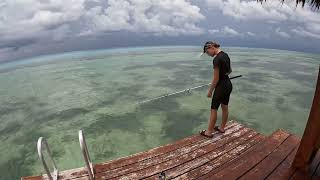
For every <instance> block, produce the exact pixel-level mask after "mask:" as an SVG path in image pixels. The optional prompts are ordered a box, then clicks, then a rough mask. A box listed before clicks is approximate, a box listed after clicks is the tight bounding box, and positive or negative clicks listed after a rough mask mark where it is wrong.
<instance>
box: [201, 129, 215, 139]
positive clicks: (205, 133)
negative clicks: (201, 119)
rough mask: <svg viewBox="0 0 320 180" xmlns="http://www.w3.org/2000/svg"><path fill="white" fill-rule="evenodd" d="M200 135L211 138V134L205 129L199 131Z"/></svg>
mask: <svg viewBox="0 0 320 180" xmlns="http://www.w3.org/2000/svg"><path fill="white" fill-rule="evenodd" d="M200 135H202V136H204V137H207V138H212V137H213V134H207V132H206V130H202V131H200Z"/></svg>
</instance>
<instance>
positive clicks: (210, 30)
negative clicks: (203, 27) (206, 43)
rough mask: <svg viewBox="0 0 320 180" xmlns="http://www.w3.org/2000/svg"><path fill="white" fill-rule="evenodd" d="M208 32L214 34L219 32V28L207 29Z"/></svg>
mask: <svg viewBox="0 0 320 180" xmlns="http://www.w3.org/2000/svg"><path fill="white" fill-rule="evenodd" d="M208 32H209V33H210V34H215V33H219V32H220V30H219V29H209V30H208Z"/></svg>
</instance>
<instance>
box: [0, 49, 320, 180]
mask: <svg viewBox="0 0 320 180" xmlns="http://www.w3.org/2000/svg"><path fill="white" fill-rule="evenodd" d="M224 50H225V51H226V52H227V53H228V54H229V56H230V57H231V61H232V66H233V74H232V76H235V75H240V74H242V75H243V77H242V78H238V79H235V80H232V82H233V87H234V88H233V93H232V96H231V102H230V109H231V110H230V119H235V120H237V121H239V122H241V123H243V124H246V125H247V126H249V127H252V128H255V129H256V130H258V131H259V132H262V133H264V134H270V133H272V132H273V131H274V130H276V129H278V128H283V129H286V130H289V131H291V132H293V133H297V134H300V135H301V134H302V132H303V128H304V125H305V123H306V119H307V117H308V113H309V108H310V106H311V101H312V97H313V93H314V87H315V80H316V77H317V68H318V65H319V62H320V56H319V55H315V54H306V53H298V52H289V51H280V50H267V49H249V48H226V49H224ZM199 52H201V49H200V48H196V47H174V48H172V47H156V48H132V49H120V50H106V51H103V50H100V51H89V52H76V53H68V54H64V55H57V56H46V57H40V58H35V59H29V60H27V61H19V62H14V63H12V64H3V65H0V74H1V76H0V83H1V88H0V102H1V104H0V121H1V123H0V140H1V142H2V144H1V146H0V171H1V174H2V175H4V176H1V179H5V180H8V179H19V178H20V176H25V175H32V174H39V173H41V172H43V170H42V167H41V164H40V162H39V160H38V158H37V156H36V141H37V139H38V137H40V136H44V137H46V138H47V140H48V143H49V145H50V147H51V149H52V151H53V155H54V159H55V160H56V162H57V166H58V168H59V169H60V170H62V169H67V168H76V167H81V166H83V165H84V162H83V161H82V157H81V153H80V148H79V144H78V139H77V133H78V130H80V129H82V130H84V133H85V135H86V139H87V144H88V147H89V151H90V153H91V156H92V157H91V159H92V160H93V161H94V162H95V163H97V162H102V161H106V160H109V159H114V158H117V157H121V156H126V155H129V154H132V153H136V152H139V151H143V150H146V149H149V148H152V147H155V146H159V145H163V144H166V143H170V142H173V141H175V140H177V139H180V138H183V137H186V136H189V135H191V134H194V133H197V132H198V131H199V130H200V129H203V128H205V127H206V126H207V119H208V116H209V108H210V102H211V100H210V99H208V98H207V97H206V94H207V88H206V87H204V88H199V89H197V90H194V91H191V93H181V94H178V95H174V96H169V97H166V98H162V99H159V100H156V101H151V102H148V103H145V104H137V103H138V102H141V101H144V100H147V99H150V98H154V97H157V96H160V95H163V94H166V93H171V92H175V91H179V90H183V89H186V88H190V87H194V86H198V85H202V84H207V83H209V82H210V78H211V76H212V58H209V57H203V56H201V57H200V55H199ZM219 118H220V116H219Z"/></svg>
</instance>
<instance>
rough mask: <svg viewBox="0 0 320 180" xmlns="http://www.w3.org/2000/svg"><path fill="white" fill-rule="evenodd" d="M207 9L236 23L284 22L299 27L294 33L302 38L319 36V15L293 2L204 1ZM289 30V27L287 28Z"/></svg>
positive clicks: (281, 32) (284, 34)
mask: <svg viewBox="0 0 320 180" xmlns="http://www.w3.org/2000/svg"><path fill="white" fill-rule="evenodd" d="M206 2H207V5H208V7H209V8H214V9H216V10H220V11H221V12H222V14H224V15H225V16H229V17H232V18H233V19H235V20H238V21H254V22H266V23H270V24H281V23H283V22H286V23H288V24H290V23H291V24H294V25H295V26H296V25H298V26H301V27H300V28H299V30H298V29H295V31H294V32H297V31H300V30H301V33H299V35H301V36H304V37H318V36H320V13H319V12H317V11H312V10H311V8H310V7H308V6H306V7H304V8H301V7H300V6H296V2H295V1H286V2H284V3H281V1H266V2H263V3H262V4H261V3H259V2H257V1H253V0H250V1H246V0H206ZM289 28H290V27H289ZM275 33H276V34H278V35H281V36H283V37H288V35H289V34H288V33H286V32H283V31H280V32H279V31H275Z"/></svg>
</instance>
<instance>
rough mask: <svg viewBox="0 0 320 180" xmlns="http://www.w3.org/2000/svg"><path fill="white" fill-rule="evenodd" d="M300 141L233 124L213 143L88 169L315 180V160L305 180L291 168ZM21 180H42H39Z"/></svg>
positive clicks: (198, 141)
mask: <svg viewBox="0 0 320 180" xmlns="http://www.w3.org/2000/svg"><path fill="white" fill-rule="evenodd" d="M299 142H300V138H299V137H297V136H296V135H293V134H290V133H288V132H286V131H284V130H277V131H276V132H274V133H273V134H272V135H270V136H268V137H266V136H264V135H262V134H259V133H258V132H256V131H254V130H252V129H250V128H247V127H245V126H243V125H241V124H239V123H237V122H234V121H233V122H230V123H228V126H227V128H226V132H225V133H224V134H221V133H217V132H216V133H214V137H213V138H206V137H203V136H200V135H198V134H196V135H193V136H191V137H187V138H184V139H182V140H179V141H176V142H174V143H172V144H167V145H165V146H161V147H157V148H155V149H151V150H148V151H145V152H141V153H137V154H134V155H131V156H128V157H124V158H120V159H115V160H112V161H109V162H105V163H101V164H96V165H94V172H95V179H96V180H100V179H122V180H124V179H128V180H131V179H159V174H160V173H161V172H164V173H165V176H166V179H251V180H255V179H290V178H293V179H311V178H313V179H315V178H319V177H320V176H319V175H320V167H319V162H320V155H319V156H317V158H315V160H314V162H313V165H312V169H310V173H309V174H301V173H300V172H298V171H296V170H294V169H292V168H291V163H292V162H293V159H294V155H295V153H296V151H297V148H298V145H299ZM22 179H23V180H40V179H46V178H45V175H44V176H33V177H24V178H22ZM59 179H74V180H85V179H89V177H88V173H87V171H86V169H85V168H79V169H73V170H67V171H63V172H60V173H59Z"/></svg>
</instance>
